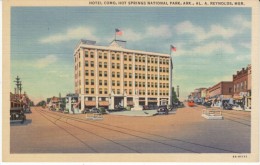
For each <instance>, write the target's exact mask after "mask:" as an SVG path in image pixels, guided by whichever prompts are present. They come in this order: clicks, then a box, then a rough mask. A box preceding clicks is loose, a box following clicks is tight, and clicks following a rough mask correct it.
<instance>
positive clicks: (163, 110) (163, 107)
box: [157, 105, 169, 115]
mask: <svg viewBox="0 0 260 165" xmlns="http://www.w3.org/2000/svg"><path fill="white" fill-rule="evenodd" d="M157 112H158V113H159V114H165V115H168V112H169V110H168V108H167V105H160V106H159V107H158V109H157Z"/></svg>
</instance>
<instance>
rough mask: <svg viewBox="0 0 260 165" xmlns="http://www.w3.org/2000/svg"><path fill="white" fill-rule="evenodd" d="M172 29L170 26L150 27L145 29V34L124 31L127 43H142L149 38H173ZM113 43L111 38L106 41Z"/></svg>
mask: <svg viewBox="0 0 260 165" xmlns="http://www.w3.org/2000/svg"><path fill="white" fill-rule="evenodd" d="M171 31H172V30H171V28H170V26H169V25H160V26H148V27H146V28H144V32H140V31H135V30H133V29H130V28H127V29H123V36H122V37H123V38H124V39H125V40H127V41H140V40H143V39H147V38H163V39H165V38H170V37H171V36H172V32H171ZM106 40H107V41H111V37H110V38H107V39H106Z"/></svg>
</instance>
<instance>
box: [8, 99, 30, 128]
mask: <svg viewBox="0 0 260 165" xmlns="http://www.w3.org/2000/svg"><path fill="white" fill-rule="evenodd" d="M25 120H26V116H25V114H24V109H23V106H22V103H20V102H19V101H11V108H10V121H11V122H16V121H18V122H19V121H20V122H21V123H22V124H23V123H24V121H25Z"/></svg>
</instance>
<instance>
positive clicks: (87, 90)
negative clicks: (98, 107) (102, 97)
mask: <svg viewBox="0 0 260 165" xmlns="http://www.w3.org/2000/svg"><path fill="white" fill-rule="evenodd" d="M112 91H113V93H114V94H122V93H121V91H120V89H117V90H115V89H112ZM125 92H126V94H128V95H132V94H133V91H132V89H129V90H125ZM85 93H86V94H95V89H94V88H85ZM98 93H99V94H108V90H107V88H104V89H103V88H99V90H98ZM136 94H138V95H145V90H138V91H137V93H136ZM157 94H158V93H157V90H148V91H147V95H157ZM159 94H160V95H164V96H168V95H169V92H168V91H165V90H162V91H160V93H159Z"/></svg>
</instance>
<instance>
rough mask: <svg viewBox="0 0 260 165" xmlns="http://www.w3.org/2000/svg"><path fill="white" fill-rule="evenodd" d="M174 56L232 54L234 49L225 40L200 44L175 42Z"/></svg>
mask: <svg viewBox="0 0 260 165" xmlns="http://www.w3.org/2000/svg"><path fill="white" fill-rule="evenodd" d="M176 47H177V51H176V52H174V53H173V55H174V56H175V57H176V56H210V55H215V54H233V53H235V49H234V48H233V46H232V45H231V44H230V43H227V42H219V41H217V42H209V43H205V44H201V45H192V46H189V47H187V46H185V44H184V43H176Z"/></svg>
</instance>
